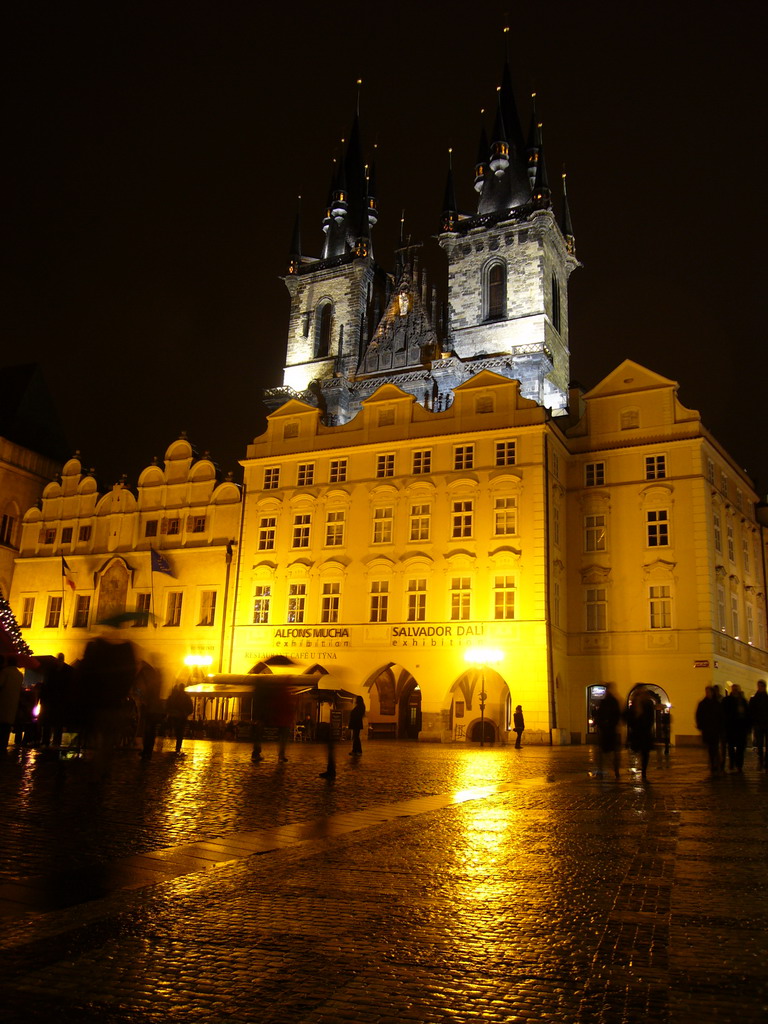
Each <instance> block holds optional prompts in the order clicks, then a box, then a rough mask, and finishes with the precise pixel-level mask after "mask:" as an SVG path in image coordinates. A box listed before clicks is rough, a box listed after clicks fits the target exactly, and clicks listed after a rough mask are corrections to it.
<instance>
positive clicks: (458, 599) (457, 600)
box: [451, 576, 472, 622]
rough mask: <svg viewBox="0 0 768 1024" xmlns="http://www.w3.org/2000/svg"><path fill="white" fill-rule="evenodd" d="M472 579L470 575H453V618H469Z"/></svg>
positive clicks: (454, 619)
mask: <svg viewBox="0 0 768 1024" xmlns="http://www.w3.org/2000/svg"><path fill="white" fill-rule="evenodd" d="M471 586H472V581H471V578H470V577H469V576H452V577H451V620H452V621H454V622H456V621H461V620H464V619H468V618H469V613H470V601H471V596H472V591H471Z"/></svg>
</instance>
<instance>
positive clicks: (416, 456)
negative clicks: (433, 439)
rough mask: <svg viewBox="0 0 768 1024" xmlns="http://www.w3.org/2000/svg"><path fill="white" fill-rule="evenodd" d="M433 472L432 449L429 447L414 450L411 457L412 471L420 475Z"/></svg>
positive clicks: (415, 474)
mask: <svg viewBox="0 0 768 1024" xmlns="http://www.w3.org/2000/svg"><path fill="white" fill-rule="evenodd" d="M431 472H432V451H431V449H429V448H423V449H421V450H420V451H417V452H414V453H413V455H412V458H411V473H412V474H413V475H414V476H420V475H421V474H423V473H431Z"/></svg>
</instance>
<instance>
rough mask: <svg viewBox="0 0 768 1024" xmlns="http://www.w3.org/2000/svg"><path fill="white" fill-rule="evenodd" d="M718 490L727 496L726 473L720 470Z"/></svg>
mask: <svg viewBox="0 0 768 1024" xmlns="http://www.w3.org/2000/svg"><path fill="white" fill-rule="evenodd" d="M720 490H721V491H722V492H723V494H724V495H725V496H726V498H727V497H728V474H727V473H725V472H723V470H720Z"/></svg>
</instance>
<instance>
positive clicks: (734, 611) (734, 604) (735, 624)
mask: <svg viewBox="0 0 768 1024" xmlns="http://www.w3.org/2000/svg"><path fill="white" fill-rule="evenodd" d="M731 628H732V629H733V634H732V635H733V637H734V638H735V639H736V640H738V639H739V636H740V635H741V629H740V628H739V598H738V596H737V595H736V594H731Z"/></svg>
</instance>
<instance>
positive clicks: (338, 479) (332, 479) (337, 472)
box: [328, 459, 347, 484]
mask: <svg viewBox="0 0 768 1024" xmlns="http://www.w3.org/2000/svg"><path fill="white" fill-rule="evenodd" d="M346 479H347V460H346V459H331V467H330V472H329V474H328V481H329V483H332V484H343V483H344V481H345V480H346Z"/></svg>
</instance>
